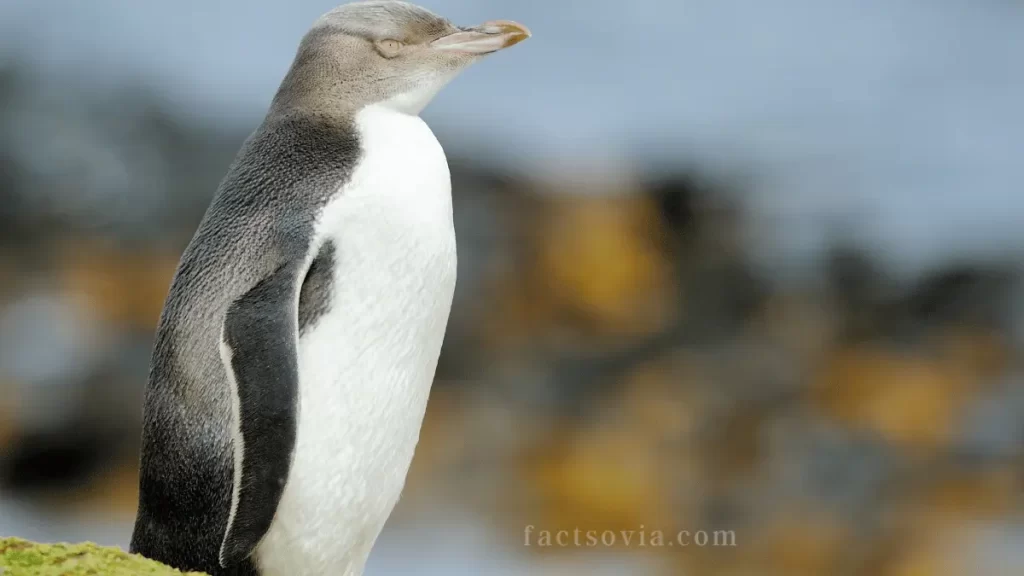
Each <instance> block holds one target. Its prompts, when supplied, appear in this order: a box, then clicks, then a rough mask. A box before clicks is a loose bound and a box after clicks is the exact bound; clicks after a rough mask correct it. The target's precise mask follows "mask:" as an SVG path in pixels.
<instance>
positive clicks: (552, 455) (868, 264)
mask: <svg viewBox="0 0 1024 576" xmlns="http://www.w3.org/2000/svg"><path fill="white" fill-rule="evenodd" d="M422 3H423V4H424V5H426V6H427V7H428V8H431V9H433V10H434V11H436V12H438V13H441V14H443V15H445V16H447V17H449V18H451V19H452V20H454V21H456V22H457V23H461V24H476V23H479V22H482V21H485V20H489V19H495V18H512V19H515V20H518V21H521V22H523V23H525V24H526V25H528V26H529V27H530V28H531V29H532V30H533V33H534V37H533V38H532V39H531V40H530V41H528V42H526V43H524V44H522V45H520V46H517V47H516V48H514V49H512V50H510V51H508V52H507V53H501V54H498V55H496V56H494V57H493V58H492V59H490V60H488V61H487V62H486V63H484V64H481V65H479V66H477V67H476V68H474V69H471V70H470V71H469V72H467V73H466V74H465V75H464V76H462V77H461V78H459V79H458V80H456V81H455V82H454V83H453V84H452V85H451V86H450V87H449V88H448V89H447V90H446V91H445V92H443V93H442V94H441V95H440V96H439V97H438V99H437V100H436V101H435V103H434V104H433V105H432V106H431V107H430V108H429V109H428V110H427V111H426V112H425V114H424V117H425V119H426V120H427V121H428V122H429V123H430V124H431V126H432V127H433V128H434V131H435V132H436V133H437V135H438V137H439V139H440V140H441V142H442V144H443V145H444V146H445V149H446V150H447V153H448V157H449V161H450V164H451V169H452V179H453V188H454V192H453V194H454V204H455V220H456V223H455V226H456V230H457V234H458V237H459V241H460V244H459V250H460V253H459V260H460V262H459V264H460V269H459V285H458V289H457V294H456V302H455V305H454V309H453V312H452V319H451V323H450V325H449V329H448V334H447V340H446V343H445V348H444V351H443V354H442V359H441V363H440V366H439V369H438V374H437V382H436V384H435V388H434V391H433V395H432V398H431V403H430V407H429V410H428V415H427V420H426V423H425V425H424V429H423V435H422V441H421V444H420V449H419V451H418V453H417V456H416V461H415V463H414V466H413V471H412V474H411V476H410V479H409V484H408V488H407V490H406V493H405V496H404V498H403V500H402V502H401V504H400V506H399V509H398V510H396V513H395V515H394V516H393V518H392V520H391V522H390V523H389V526H388V528H387V529H386V531H385V534H384V535H383V536H382V538H381V540H380V542H379V544H378V546H377V548H376V549H375V551H374V555H373V557H372V559H371V563H370V567H369V570H368V574H369V576H386V575H391V574H406V573H410V572H413V573H416V574H428V575H430V574H445V575H448V576H455V575H474V576H475V575H499V576H504V575H520V574H531V575H532V574H542V575H552V576H554V575H558V576H571V575H575V574H581V575H582V574H587V575H589V574H612V575H620V574H625V575H633V574H636V575H648V574H649V575H655V576H661V575H676V574H679V575H696V574H700V575H719V574H721V575H726V574H727V575H756V576H775V575H778V576H802V575H828V576H831V575H881V576H933V575H934V576H947V575H966V574H970V575H978V576H1010V575H1020V574H1024V553H1022V550H1024V364H1022V354H1021V352H1022V350H1024V348H1022V345H1024V286H1022V284H1021V282H1020V280H1021V278H1020V273H1021V271H1022V270H1021V267H1022V264H1024V261H1022V256H1024V106H1022V105H1021V103H1022V102H1024V66H1022V62H1024V34H1021V33H1020V30H1022V29H1024V2H1020V1H1018V0H974V1H972V2H963V1H957V0H898V1H893V0H885V1H883V0H831V1H829V2H821V1H820V0H776V1H775V2H750V1H747V2H741V1H737V0H681V1H678V2H661V1H657V0H632V1H631V2H628V3H621V2H612V1H610V0H591V1H588V2H584V1H582V0H562V1H557V2H553V1H551V0H543V1H542V0H475V1H470V0H422ZM334 4H335V0H294V1H292V2H287V3H285V2H272V1H269V0H247V1H243V0H219V1H217V2H208V1H201V0H179V1H178V2H174V3H169V2H168V3H153V2H128V1H126V0H90V1H89V2H83V1H77V2H76V1H73V0H64V1H58V0H4V1H3V2H0V535H18V536H21V537H25V538H30V539H35V540H43V541H69V540H70V541H81V540H92V541H97V542H100V543H103V544H111V545H120V546H127V543H128V539H129V536H130V530H131V524H132V520H133V517H134V512H135V505H136V496H137V487H136V481H137V480H136V460H137V449H138V435H139V427H140V417H141V400H142V390H143V387H144V384H145V381H146V374H147V370H148V363H149V354H150V347H151V344H152V332H153V329H154V326H155V323H156V320H157V318H158V315H159V313H160V309H161V306H162V303H163V298H164V296H165V294H166V291H167V288H168V285H169V281H170V278H171V275H172V274H173V271H174V267H175V265H176V263H177V259H178V256H179V254H180V252H181V250H182V249H183V248H184V246H185V244H186V243H187V242H188V240H189V238H190V237H191V234H192V233H193V231H194V229H195V227H196V225H197V224H198V221H199V219H200V217H201V216H202V213H203V211H204V209H205V207H206V205H207V203H208V202H209V200H210V198H211V195H212V193H213V191H214V190H215V188H216V186H217V184H218V181H219V180H220V178H221V177H222V176H223V174H224V172H225V171H226V168H227V165H228V163H229V162H230V161H231V159H232V157H233V156H234V154H235V152H236V151H237V149H238V147H239V145H240V143H241V142H242V140H243V139H244V138H245V137H246V136H247V134H248V133H249V132H250V131H251V130H252V129H253V128H254V127H255V126H256V125H257V124H258V122H259V121H260V120H261V118H262V114H263V112H264V110H265V108H266V106H267V105H268V103H269V101H270V99H271V97H272V95H273V93H274V90H275V89H276V87H277V84H278V82H279V80H280V79H281V77H282V76H283V74H284V72H285V71H286V69H287V67H288V65H289V63H290V60H291V58H292V56H293V54H294V49H295V46H296V45H297V42H298V40H299V38H300V37H301V35H302V34H303V33H304V32H305V30H306V29H307V27H308V26H309V25H310V24H311V23H312V21H313V20H315V19H316V18H317V17H318V16H319V15H320V14H321V13H323V12H325V11H326V10H328V9H330V8H332V7H333V5H334ZM526 525H533V526H534V527H535V528H536V529H537V530H538V531H539V530H551V531H554V530H559V529H568V530H572V529H574V528H580V529H581V530H602V531H603V530H616V531H617V530H630V529H640V527H641V526H644V527H646V529H648V530H653V529H663V530H665V531H666V532H668V533H672V534H674V532H675V531H676V530H689V531H698V530H706V531H712V530H731V531H733V532H734V533H735V537H736V546H735V547H728V548H715V547H711V546H709V547H703V548H702V547H697V546H692V545H691V546H689V547H686V548H679V547H675V548H673V547H663V548H646V549H641V548H638V547H636V546H633V547H627V546H622V547H599V548H586V547H573V546H569V547H550V548H542V547H539V546H537V545H534V546H524V526H526ZM534 542H536V540H535V541H534Z"/></svg>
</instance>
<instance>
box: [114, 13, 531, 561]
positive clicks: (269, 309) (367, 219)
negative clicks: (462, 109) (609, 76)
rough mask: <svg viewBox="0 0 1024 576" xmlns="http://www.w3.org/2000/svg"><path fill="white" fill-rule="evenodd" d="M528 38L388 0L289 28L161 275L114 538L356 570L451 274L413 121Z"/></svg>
mask: <svg viewBox="0 0 1024 576" xmlns="http://www.w3.org/2000/svg"><path fill="white" fill-rule="evenodd" d="M529 36H530V32H529V31H528V30H527V29H526V28H525V27H524V26H522V25H520V24H517V23H515V22H511V21H491V22H486V23H484V24H482V25H480V26H476V27H457V26H455V25H453V24H451V23H450V22H449V21H448V20H446V19H444V18H441V17H439V16H437V15H435V14H433V13H431V12H429V11H428V10H425V9H423V8H420V7H418V6H414V5H412V4H408V3H405V2H398V1H391V0H384V1H381V0H369V1H362V2H356V3H352V4H347V5H343V6H341V7H338V8H336V9H334V10H332V11H330V12H328V13H327V14H326V15H324V16H323V17H321V18H320V19H319V20H317V21H316V23H315V24H314V25H313V27H312V28H311V30H310V31H309V32H308V33H307V34H306V35H305V36H304V38H303V39H302V41H301V43H300V46H299V48H298V51H297V54H296V56H295V59H294V61H293V63H292V66H291V68H290V69H289V71H288V73H287V74H286V76H285V78H284V80H283V81H282V83H281V86H280V88H279V90H278V92H277V93H276V95H275V97H274V98H273V100H272V102H271V104H270V108H269V111H268V113H267V116H266V118H265V119H264V121H263V123H262V124H261V125H260V126H259V127H258V128H257V129H256V130H255V131H254V132H253V134H252V135H250V137H249V138H248V139H247V140H246V142H245V143H244V144H243V145H242V148H241V150H240V151H239V153H238V156H237V158H236V159H235V161H234V162H233V164H232V165H231V167H230V168H229V170H228V173H227V175H226V176H225V178H224V180H223V181H222V182H221V185H220V187H219V188H218V190H217V192H216V194H215V195H214V197H213V200H212V202H211V204H210V206H209V208H208V210H207V212H206V214H205V215H204V217H203V219H202V221H201V222H200V224H199V228H198V230H197V232H196V233H195V236H194V237H193V239H192V241H191V242H190V243H189V245H188V246H187V248H186V249H185V251H184V253H183V255H182V257H181V261H180V263H179V265H178V268H177V271H176V273H175V275H174V279H173V281H172V283H171V288H170V291H169V294H168V296H167V299H166V301H165V304H164V308H163V312H162V314H161V318H160V322H159V325H158V329H157V335H156V339H155V344H154V348H153V355H152V363H151V369H150V375H149V380H148V384H147V387H146V394H145V406H144V410H143V432H142V448H141V469H140V479H139V488H140V490H139V507H138V513H137V517H136V522H135V527H134V531H133V534H132V539H131V545H130V550H131V551H132V552H135V553H139V554H141V555H143V556H146V557H149V558H152V559H154V560H158V561H160V562H163V563H165V564H168V565H170V566H172V567H175V568H178V569H180V570H183V571H188V570H193V571H202V572H206V573H207V574H210V575H211V576H219V575H260V576H284V575H287V576H304V575H321V574H331V575H335V574H337V575H346V576H355V575H359V574H362V572H363V570H364V566H365V564H366V561H367V557H368V556H369V554H370V550H371V548H372V547H373V544H374V542H375V541H376V539H377V537H378V535H379V534H380V531H381V529H382V527H383V525H384V523H385V521H386V520H387V518H388V517H389V515H390V514H391V511H392V508H393V507H394V505H395V503H396V502H397V500H398V498H399V496H400V493H401V491H402V488H403V485H404V483H405V478H406V475H407V472H408V469H409V465H410V462H411V460H412V457H413V452H414V450H415V447H416V444H417V441H418V438H419V432H420V427H421V424H422V420H423V416H424V411H425V409H426V404H427V397H428V394H429V391H430V387H431V383H432V380H433V377H434V372H435V369H436V366H437V361H438V356H439V354H440V349H441V341H442V339H443V337H444V333H445V328H446V324H447V321H448V315H449V311H450V307H451V302H452V295H453V291H454V287H455V279H456V250H455V232H454V228H453V224H452V202H451V182H450V175H449V170H448V164H447V160H446V158H445V154H444V151H443V150H442V148H441V145H440V144H439V142H438V140H437V139H436V138H435V137H434V135H433V133H432V132H431V130H430V128H429V127H428V126H427V125H426V124H425V123H424V122H423V120H421V119H420V117H419V114H420V111H421V110H422V109H423V108H424V107H425V106H426V105H427V104H428V103H429V102H430V101H431V99H432V98H433V97H434V96H435V94H437V93H438V91H439V90H440V89H441V88H442V87H444V86H445V85H446V84H447V83H448V82H449V81H451V80H452V79H453V78H454V77H455V76H457V75H458V74H459V73H460V72H461V71H462V70H464V69H465V68H466V67H467V66H469V65H470V64H472V63H474V62H476V61H478V60H480V59H481V58H482V57H484V56H485V55H487V54H491V53H493V52H496V51H498V50H501V49H503V48H506V47H509V46H512V45H514V44H516V43H518V42H520V41H522V40H524V39H526V38H528V37H529Z"/></svg>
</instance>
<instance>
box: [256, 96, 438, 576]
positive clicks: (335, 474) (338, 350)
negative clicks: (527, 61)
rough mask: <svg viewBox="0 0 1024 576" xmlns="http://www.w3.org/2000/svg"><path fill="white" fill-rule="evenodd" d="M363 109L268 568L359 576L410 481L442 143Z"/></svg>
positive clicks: (409, 121)
mask: <svg viewBox="0 0 1024 576" xmlns="http://www.w3.org/2000/svg"><path fill="white" fill-rule="evenodd" d="M358 119H359V120H362V122H360V123H359V127H360V130H361V133H362V140H363V158H362V160H361V162H360V164H359V166H358V167H357V168H356V170H355V172H354V173H353V175H352V178H351V181H350V183H349V184H348V185H346V186H345V187H344V188H343V189H342V190H341V193H340V194H339V195H338V197H337V198H336V199H334V200H332V201H331V202H330V203H329V204H328V205H327V207H326V208H325V209H324V210H323V213H322V215H321V217H320V219H319V225H318V227H317V234H318V236H319V241H318V244H319V245H320V246H323V245H325V244H326V243H328V242H329V243H330V244H331V245H332V249H331V250H330V254H331V255H332V257H331V258H330V273H329V276H328V277H329V282H327V283H326V284H327V285H326V286H324V287H322V289H321V291H320V292H321V293H320V297H322V298H323V299H324V302H322V303H321V305H320V306H318V308H319V309H320V310H321V313H320V315H319V317H318V318H316V319H313V320H310V322H309V325H308V326H307V327H306V328H305V329H304V330H303V331H302V332H300V335H299V345H298V360H299V363H298V367H299V410H298V425H297V437H296V446H295V451H294V454H293V460H292V465H291V468H290V472H289V476H288V480H287V483H286V485H285V489H284V492H283V494H282V496H281V500H280V503H279V505H278V508H277V513H276V515H275V517H274V521H273V523H272V524H271V527H270V529H269V531H268V532H267V534H266V536H265V537H264V538H263V540H262V541H261V543H260V545H259V546H258V547H257V550H256V563H257V565H258V567H259V569H260V572H261V574H263V576H306V575H309V576H313V575H327V574H332V575H333V574H338V575H347V576H356V575H359V574H362V571H363V567H364V565H365V563H366V560H367V558H368V556H369V553H370V549H371V548H372V546H373V544H374V542H375V541H376V539H377V536H378V535H379V534H380V531H381V529H382V528H383V526H384V523H385V521H386V520H387V518H388V516H389V515H390V514H391V511H392V509H393V507H394V505H395V503H396V502H397V501H398V499H399V496H400V494H401V491H402V488H403V486H404V484H405V478H406V475H407V473H408V471H409V466H410V463H411V461H412V457H413V452H414V451H415V447H416V444H417V442H418V440H419V433H420V426H421V424H422V422H423V415H424V411H425V409H426V405H427V398H428V395H429V392H430V387H431V384H432V382H433V379H434V372H435V369H436V367H437V361H438V356H439V355H440V351H441V342H442V340H443V339H444V332H445V328H446V325H447V322H448V315H449V311H450V308H451V302H452V295H453V292H454V288H455V278H456V253H455V234H454V229H453V227H452V218H451V189H450V180H449V174H448V166H447V162H446V160H445V158H444V154H443V151H441V148H440V145H439V144H438V143H437V141H436V139H435V138H434V137H433V134H432V133H431V132H430V130H429V129H428V128H427V127H426V124H424V123H423V122H422V120H420V119H419V118H417V117H414V116H405V115H400V116H398V117H396V116H393V114H392V113H388V112H381V113H380V114H379V115H370V118H366V115H363V117H362V118H358Z"/></svg>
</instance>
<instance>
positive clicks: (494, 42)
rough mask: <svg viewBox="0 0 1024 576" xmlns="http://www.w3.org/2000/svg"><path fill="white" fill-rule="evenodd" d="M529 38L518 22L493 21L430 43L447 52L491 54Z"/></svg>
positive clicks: (433, 46)
mask: <svg viewBox="0 0 1024 576" xmlns="http://www.w3.org/2000/svg"><path fill="white" fill-rule="evenodd" d="M529 37H530V30H529V29H528V28H527V27H526V26H523V25H522V24H519V23H518V22H512V21H511V20H493V21H491V22H484V23H483V24H481V25H479V26H477V27H475V28H467V29H465V30H462V31H460V32H456V33H454V34H449V35H448V36H443V37H441V38H438V39H437V40H434V41H433V42H431V43H430V47H431V48H434V49H435V50H444V51H446V52H463V53H466V54H490V53H491V52H497V51H498V50H501V49H502V48H508V47H509V46H514V45H516V44H519V43H520V42H522V41H523V40H526V39H527V38H529Z"/></svg>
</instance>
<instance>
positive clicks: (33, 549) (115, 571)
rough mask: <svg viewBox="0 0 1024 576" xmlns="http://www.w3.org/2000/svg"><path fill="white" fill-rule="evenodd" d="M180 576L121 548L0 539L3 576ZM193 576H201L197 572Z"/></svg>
mask: <svg viewBox="0 0 1024 576" xmlns="http://www.w3.org/2000/svg"><path fill="white" fill-rule="evenodd" d="M137 574H150V575H153V576H174V575H178V576H180V575H181V574H182V573H181V572H179V571H178V570H175V569H173V568H168V567H167V566H164V565H163V564H160V563H159V562H154V561H152V560H147V559H146V558H143V557H142V556H138V555H135V554H128V553H127V552H124V551H123V550H121V549H119V548H107V547H103V546H97V545H96V544H92V543H89V542H86V543H84V544H35V543H33V542H28V541H25V540H20V539H17V538H7V539H0V576H87V575H88V576H135V575H137ZM189 574H191V575H192V576H200V575H199V574H197V573H195V572H191V573H189Z"/></svg>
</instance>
